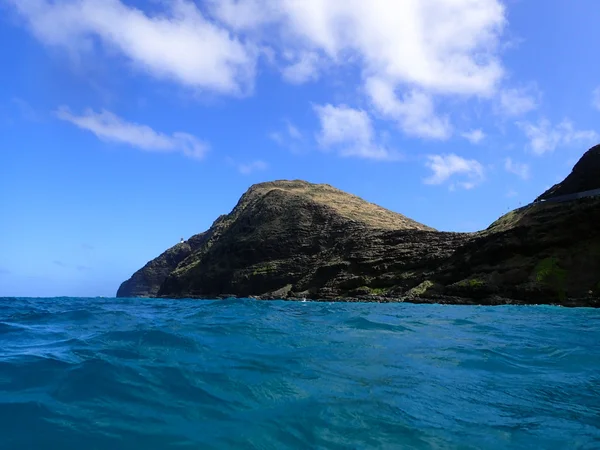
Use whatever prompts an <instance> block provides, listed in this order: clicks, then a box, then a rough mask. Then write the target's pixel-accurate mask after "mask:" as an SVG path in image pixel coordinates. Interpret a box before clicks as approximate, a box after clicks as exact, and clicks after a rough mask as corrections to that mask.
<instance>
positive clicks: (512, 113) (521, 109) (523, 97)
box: [498, 85, 541, 117]
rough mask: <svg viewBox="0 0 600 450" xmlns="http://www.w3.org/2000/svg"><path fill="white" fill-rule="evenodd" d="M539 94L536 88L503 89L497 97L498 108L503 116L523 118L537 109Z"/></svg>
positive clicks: (532, 86) (533, 86)
mask: <svg viewBox="0 0 600 450" xmlns="http://www.w3.org/2000/svg"><path fill="white" fill-rule="evenodd" d="M540 97H541V93H540V91H539V89H538V88H537V86H535V85H530V86H528V87H521V88H511V89H504V90H502V91H501V92H500V94H499V97H498V108H499V109H500V112H501V113H502V114H504V115H505V116H509V117H517V116H523V115H525V114H527V113H528V112H531V111H533V110H535V109H537V108H538V106H539V103H540Z"/></svg>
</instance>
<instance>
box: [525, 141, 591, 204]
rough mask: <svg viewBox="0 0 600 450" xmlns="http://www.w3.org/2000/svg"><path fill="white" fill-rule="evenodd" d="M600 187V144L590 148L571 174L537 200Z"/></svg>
mask: <svg viewBox="0 0 600 450" xmlns="http://www.w3.org/2000/svg"><path fill="white" fill-rule="evenodd" d="M594 189H600V145H596V146H595V147H592V148H591V149H589V150H588V151H587V152H586V153H585V154H584V155H583V156H582V157H581V159H580V160H579V162H577V164H575V167H573V171H572V172H571V174H570V175H569V176H568V177H567V178H565V179H564V180H563V181H561V182H560V183H558V184H555V185H554V186H552V187H551V188H550V189H548V190H547V191H546V192H544V193H543V194H542V195H540V196H539V197H538V198H537V199H536V201H539V200H549V199H551V198H553V197H560V196H562V195H569V194H576V193H578V192H585V191H591V190H594Z"/></svg>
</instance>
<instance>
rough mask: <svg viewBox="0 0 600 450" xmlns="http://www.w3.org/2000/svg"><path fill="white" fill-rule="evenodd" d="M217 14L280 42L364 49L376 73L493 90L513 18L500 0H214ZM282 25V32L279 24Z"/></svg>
mask: <svg viewBox="0 0 600 450" xmlns="http://www.w3.org/2000/svg"><path fill="white" fill-rule="evenodd" d="M211 4H212V5H213V11H214V13H215V15H216V16H217V17H219V18H220V19H221V20H223V21H224V22H225V23H228V24H229V25H230V26H231V27H233V28H234V29H236V30H238V31H244V32H248V33H254V35H255V36H257V37H258V38H261V39H265V40H268V42H269V43H271V44H273V45H275V46H278V47H281V46H284V47H287V48H289V47H295V48H296V49H304V50H313V51H314V50H318V51H320V52H322V53H323V55H325V56H327V57H328V58H329V59H330V60H331V61H333V62H336V63H343V62H345V61H348V56H357V58H356V59H357V60H360V61H361V62H362V64H363V66H364V67H363V71H364V72H365V74H368V75H369V76H379V77H383V78H386V79H388V80H390V81H392V82H394V83H395V84H396V85H397V84H400V83H405V84H407V85H413V86H417V87H420V88H424V89H427V90H432V91H437V92H447V93H466V94H473V93H476V94H489V93H490V92H491V91H493V89H494V87H495V85H496V83H497V81H498V80H499V79H500V77H501V76H502V68H501V65H500V63H499V61H498V59H497V57H496V51H497V48H498V45H497V44H498V38H499V35H500V34H501V32H502V30H503V27H504V25H505V23H506V20H505V11H504V7H503V6H502V4H501V3H500V1H498V0H429V1H427V2H423V1H420V0H403V1H401V2H400V1H397V2H390V1H389V0H371V1H369V2H365V1H364V0H345V1H331V0H306V1H297V0H283V1H281V2H273V1H270V0H213V1H212V2H211ZM277 30H278V32H276V31H277Z"/></svg>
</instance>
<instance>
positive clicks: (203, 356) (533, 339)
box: [0, 298, 600, 450]
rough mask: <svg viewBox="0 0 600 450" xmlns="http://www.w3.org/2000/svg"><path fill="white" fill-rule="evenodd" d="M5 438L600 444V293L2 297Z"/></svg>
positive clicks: (0, 397)
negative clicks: (473, 300)
mask: <svg viewBox="0 0 600 450" xmlns="http://www.w3.org/2000/svg"><path fill="white" fill-rule="evenodd" d="M0 343H1V345H0V449H2V450H9V449H19V450H22V449H36V450H37V449H77V450H82V449H85V450H94V449H98V450H100V449H109V450H119V449H144V450H151V449H223V448H234V449H235V448H240V449H507V448H510V449H521V448H522V449H530V448H543V449H561V450H562V449H600V310H594V309H586V308H580V309H566V308H559V307H547V306H527V307H525V306H503V307H473V306H442V305H411V304H379V303H312V302H296V303H294V302H278V301H274V302H266V301H256V300H223V301H197V300H163V299H161V300H154V299H103V298H52V299H29V298H0Z"/></svg>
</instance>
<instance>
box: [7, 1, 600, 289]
mask: <svg viewBox="0 0 600 450" xmlns="http://www.w3.org/2000/svg"><path fill="white" fill-rule="evenodd" d="M541 4H542V3H541V2H532V1H525V0H520V1H518V0H505V1H500V0H430V1H428V2H423V1H419V0H405V1H402V2H396V1H392V0H387V1H386V0H371V1H369V2H365V1H362V0H344V1H339V2H338V1H334V0H310V1H309V0H306V1H299V0H280V1H274V0H238V1H234V0H219V1H217V0H206V1H196V2H192V1H189V0H173V1H169V0H147V1H144V0H135V1H134V0H53V1H50V0H0V42H1V43H2V45H0V58H1V60H2V61H3V64H2V68H1V69H0V170H1V173H0V211H1V218H2V220H0V296H59V295H69V296H95V295H104V296H112V295H114V294H115V292H116V289H117V287H118V285H119V283H120V282H121V281H123V280H125V279H127V278H128V277H129V276H130V275H131V274H132V272H134V271H135V270H137V269H138V268H140V267H141V266H142V265H143V264H145V263H146V262H147V261H148V260H150V259H152V258H153V257H155V256H157V255H158V254H159V253H161V252H162V251H164V250H165V249H166V248H168V247H170V246H171V245H173V244H175V243H177V242H178V241H179V239H180V238H181V237H184V238H188V237H190V236H191V235H193V234H196V233H199V232H201V231H204V230H205V229H207V228H208V227H209V226H210V225H211V223H212V221H213V220H214V219H216V217H217V216H218V215H220V214H223V213H227V212H229V211H230V210H231V208H232V207H233V206H234V205H235V203H236V201H237V199H238V198H239V197H240V196H241V195H242V194H243V193H244V192H245V190H246V189H247V188H248V187H249V186H250V185H251V184H253V183H256V182H261V181H268V180H275V179H305V180H308V181H311V182H318V183H328V184H331V185H333V186H336V187H338V188H340V189H343V190H346V191H348V192H351V193H353V194H356V195H359V196H361V197H363V198H365V199H367V200H369V201H372V202H375V203H378V204H380V205H382V206H384V207H387V208H389V209H391V210H394V211H397V212H400V213H402V214H405V215H407V216H409V217H411V218H413V219H415V220H418V221H420V222H423V223H425V224H427V225H430V226H433V227H435V228H437V229H440V230H450V231H473V230H478V229H483V228H485V227H487V226H488V225H489V224H490V223H491V222H492V221H493V220H495V219H496V218H497V217H498V216H500V215H501V214H503V213H505V212H506V211H507V210H509V209H513V208H515V207H518V206H519V205H520V204H526V203H529V202H530V201H531V200H533V199H534V198H535V197H536V196H537V195H538V194H539V193H541V192H542V191H543V190H545V189H546V188H548V187H549V186H550V185H552V184H554V183H555V182H557V181H559V180H560V179H562V178H564V176H566V175H567V174H568V173H569V171H570V169H571V167H572V165H573V164H574V162H576V161H577V159H578V158H579V157H580V156H581V155H582V154H583V153H584V152H585V151H586V150H587V149H588V148H589V147H591V146H592V145H594V144H596V143H598V142H600V135H599V132H600V124H599V119H600V64H598V61H597V60H598V58H597V51H598V50H597V45H596V44H597V43H598V42H600V28H598V27H597V24H598V23H599V21H600V6H599V5H598V2H597V0H578V1H576V2H573V1H568V0H548V1H545V2H543V8H542V7H541Z"/></svg>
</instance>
